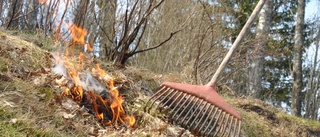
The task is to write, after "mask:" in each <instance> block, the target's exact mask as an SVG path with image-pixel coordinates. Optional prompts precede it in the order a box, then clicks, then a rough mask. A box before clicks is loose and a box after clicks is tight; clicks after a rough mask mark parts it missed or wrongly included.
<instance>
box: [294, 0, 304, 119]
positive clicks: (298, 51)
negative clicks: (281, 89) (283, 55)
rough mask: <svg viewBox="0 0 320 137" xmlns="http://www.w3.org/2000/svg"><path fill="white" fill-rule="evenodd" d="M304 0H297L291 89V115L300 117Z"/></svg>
mask: <svg viewBox="0 0 320 137" xmlns="http://www.w3.org/2000/svg"><path fill="white" fill-rule="evenodd" d="M304 11H305V0H298V15H297V18H296V28H295V45H294V49H293V72H292V75H293V83H292V85H293V87H292V100H291V101H292V102H291V113H292V115H294V116H301V103H302V97H301V91H302V45H303V41H304V40H303V39H304V38H303V30H304V29H303V26H304Z"/></svg>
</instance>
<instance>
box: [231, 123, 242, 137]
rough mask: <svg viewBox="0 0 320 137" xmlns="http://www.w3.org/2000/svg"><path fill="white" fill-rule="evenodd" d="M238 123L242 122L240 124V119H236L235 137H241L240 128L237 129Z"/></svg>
mask: <svg viewBox="0 0 320 137" xmlns="http://www.w3.org/2000/svg"><path fill="white" fill-rule="evenodd" d="M238 122H240V124H241V121H239V120H238V119H235V122H234V126H233V136H234V137H238V136H239V135H240V131H238V128H237V127H238ZM239 129H240V128H239Z"/></svg>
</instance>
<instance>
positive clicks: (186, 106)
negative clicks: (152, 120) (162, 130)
mask: <svg viewBox="0 0 320 137" xmlns="http://www.w3.org/2000/svg"><path fill="white" fill-rule="evenodd" d="M195 98H196V97H195V96H191V99H187V100H188V101H189V102H188V104H187V105H185V107H184V109H183V110H182V111H181V113H180V114H179V115H178V117H177V119H176V120H178V119H179V118H180V116H181V115H182V114H183V112H185V110H186V109H187V108H188V107H189V105H190V104H191V102H192V101H193V100H194V99H195ZM185 117H186V116H185ZM180 121H182V120H180ZM180 121H179V122H178V124H179V123H180Z"/></svg>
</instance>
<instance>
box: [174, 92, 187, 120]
mask: <svg viewBox="0 0 320 137" xmlns="http://www.w3.org/2000/svg"><path fill="white" fill-rule="evenodd" d="M190 97H191V95H189V94H188V95H187V97H186V99H185V100H184V102H183V103H182V104H181V105H180V106H179V108H178V109H177V110H176V109H175V108H176V107H177V106H178V105H176V106H175V108H174V110H176V112H175V113H174V114H173V115H172V116H171V118H172V119H174V117H175V116H176V115H177V113H178V112H179V110H180V109H181V108H182V107H183V106H185V103H186V102H187V101H188V100H189V98H190ZM181 100H183V99H181ZM179 104H180V103H179ZM181 113H182V112H181ZM172 122H174V121H172Z"/></svg>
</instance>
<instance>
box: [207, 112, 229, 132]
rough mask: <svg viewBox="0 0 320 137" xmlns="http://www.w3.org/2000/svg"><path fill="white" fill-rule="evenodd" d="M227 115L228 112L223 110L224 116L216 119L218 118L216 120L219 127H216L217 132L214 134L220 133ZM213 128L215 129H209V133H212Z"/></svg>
mask: <svg viewBox="0 0 320 137" xmlns="http://www.w3.org/2000/svg"><path fill="white" fill-rule="evenodd" d="M225 116H226V113H225V112H224V111H223V112H222V118H221V117H220V118H218V119H216V120H217V121H216V123H217V128H216V129H215V133H214V135H213V136H216V135H217V134H218V133H219V131H220V130H221V128H222V123H223V122H224V120H225V118H224V117H225ZM213 127H215V126H213ZM213 129H214V128H211V129H210V130H209V132H208V134H210V133H211V132H212V130H213Z"/></svg>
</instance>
